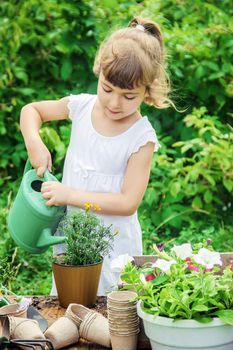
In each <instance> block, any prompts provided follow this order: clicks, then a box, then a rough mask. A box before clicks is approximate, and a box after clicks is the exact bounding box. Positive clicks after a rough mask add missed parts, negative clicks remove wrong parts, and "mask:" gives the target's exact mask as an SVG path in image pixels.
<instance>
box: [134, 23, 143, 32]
mask: <svg viewBox="0 0 233 350" xmlns="http://www.w3.org/2000/svg"><path fill="white" fill-rule="evenodd" d="M135 28H136V29H139V30H141V31H143V32H145V27H143V25H141V24H137V25H136V27H135Z"/></svg>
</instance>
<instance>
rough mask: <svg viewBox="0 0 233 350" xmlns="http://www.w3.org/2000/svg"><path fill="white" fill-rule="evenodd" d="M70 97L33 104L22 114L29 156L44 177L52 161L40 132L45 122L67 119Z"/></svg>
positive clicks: (22, 111)
mask: <svg viewBox="0 0 233 350" xmlns="http://www.w3.org/2000/svg"><path fill="white" fill-rule="evenodd" d="M68 99H69V98H68V97H64V98H62V99H60V100H57V101H41V102H32V103H29V104H27V105H26V106H24V107H23V108H22V110H21V114H20V129H21V131H22V134H23V137H24V141H25V145H26V148H27V151H28V156H29V159H30V162H31V164H32V166H33V167H34V168H35V169H36V170H37V174H38V175H39V176H42V175H43V173H44V171H45V169H46V167H48V168H49V170H50V171H51V169H52V159H51V155H50V152H49V150H48V149H47V147H46V146H45V144H44V143H43V141H42V140H41V138H40V135H39V130H40V127H41V124H42V123H43V122H47V121H50V120H61V119H66V118H67V116H68V113H69V111H68V108H67V104H68Z"/></svg>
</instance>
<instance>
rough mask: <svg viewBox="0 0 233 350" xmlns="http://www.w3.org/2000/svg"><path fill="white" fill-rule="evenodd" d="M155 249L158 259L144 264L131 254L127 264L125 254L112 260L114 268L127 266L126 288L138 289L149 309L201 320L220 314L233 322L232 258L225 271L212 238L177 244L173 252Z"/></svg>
mask: <svg viewBox="0 0 233 350" xmlns="http://www.w3.org/2000/svg"><path fill="white" fill-rule="evenodd" d="M154 250H155V253H156V256H157V259H156V261H155V263H147V264H145V265H143V266H142V267H137V266H135V265H134V263H133V262H132V260H133V258H131V257H127V259H125V261H124V263H125V262H126V264H125V265H124V264H122V262H123V259H122V256H121V259H120V257H118V258H117V259H118V260H117V259H116V260H115V261H114V260H113V261H112V267H113V268H116V267H118V268H119V269H121V268H122V267H123V270H122V272H121V276H120V278H121V281H123V283H125V286H124V288H126V289H133V290H134V291H136V292H137V294H138V299H139V300H142V301H143V309H144V311H145V312H146V313H149V314H153V315H155V316H157V315H159V316H164V317H169V318H172V319H195V320H197V321H200V322H208V321H211V319H212V318H213V317H219V318H221V319H222V320H223V321H224V322H225V323H228V324H231V325H233V310H232V308H233V263H232V262H231V263H230V265H229V266H225V267H223V268H222V271H221V269H220V266H222V260H221V256H220V253H218V252H215V251H214V250H213V248H212V247H211V246H210V245H209V242H208V241H207V242H205V243H197V244H195V245H194V246H193V247H192V246H191V244H190V243H185V244H182V245H180V246H176V245H174V246H173V248H172V249H171V250H170V252H169V253H167V252H165V251H160V249H159V248H158V247H157V246H156V245H154ZM122 265H124V266H122ZM220 271H221V273H220Z"/></svg>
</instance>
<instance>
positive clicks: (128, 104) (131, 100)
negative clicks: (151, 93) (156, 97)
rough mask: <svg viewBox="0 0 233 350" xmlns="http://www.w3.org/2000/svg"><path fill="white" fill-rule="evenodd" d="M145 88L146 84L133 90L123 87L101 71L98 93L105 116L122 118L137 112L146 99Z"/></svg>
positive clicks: (116, 118)
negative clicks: (112, 82)
mask: <svg viewBox="0 0 233 350" xmlns="http://www.w3.org/2000/svg"><path fill="white" fill-rule="evenodd" d="M145 90H146V89H145V86H139V87H136V88H135V89H132V90H127V89H121V88H119V87H117V86H114V85H112V84H111V83H110V82H108V81H107V80H106V79H105V77H104V75H103V73H102V72H101V73H100V76H99V81H98V88H97V94H98V99H99V102H100V105H101V107H102V109H103V112H104V114H105V116H106V117H108V118H110V119H112V120H120V119H123V118H126V117H129V116H133V115H134V114H135V113H137V110H138V107H139V106H140V104H141V103H142V101H143V100H144V96H145Z"/></svg>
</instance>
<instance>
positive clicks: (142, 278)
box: [139, 273, 147, 284]
mask: <svg viewBox="0 0 233 350" xmlns="http://www.w3.org/2000/svg"><path fill="white" fill-rule="evenodd" d="M139 278H140V281H141V282H142V283H144V284H145V283H147V280H146V278H145V276H144V275H143V273H140V276H139Z"/></svg>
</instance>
